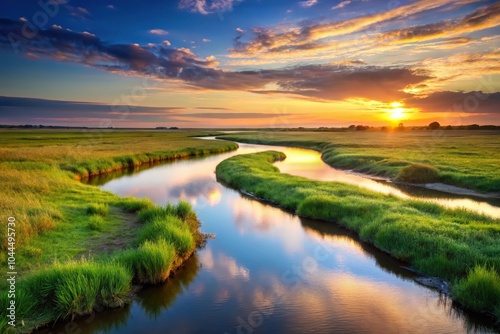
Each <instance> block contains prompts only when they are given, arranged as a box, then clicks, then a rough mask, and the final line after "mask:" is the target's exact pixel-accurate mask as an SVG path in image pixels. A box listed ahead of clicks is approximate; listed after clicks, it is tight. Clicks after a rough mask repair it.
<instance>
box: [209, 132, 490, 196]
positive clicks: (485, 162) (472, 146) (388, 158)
mask: <svg viewBox="0 0 500 334" xmlns="http://www.w3.org/2000/svg"><path fill="white" fill-rule="evenodd" d="M218 138H223V139H227V140H235V141H240V142H245V143H256V144H268V145H282V146H294V147H302V148H309V149H313V150H316V151H319V152H321V153H322V158H323V161H325V162H326V163H327V164H329V165H330V166H333V167H337V168H343V169H352V170H354V171H357V172H361V173H368V174H372V175H377V176H384V177H388V178H391V179H392V180H395V179H396V178H397V177H398V175H400V178H401V177H403V176H404V175H405V174H402V175H401V174H400V173H401V172H402V170H403V169H405V168H407V167H409V166H412V165H416V166H418V165H420V164H424V165H427V166H429V167H430V168H432V174H430V176H431V178H429V179H422V180H419V179H418V176H417V179H416V181H419V182H428V181H429V182H435V181H436V182H442V183H446V184H450V185H455V186H459V187H464V188H468V189H472V190H476V191H480V192H484V193H490V192H492V193H500V174H499V173H498V161H499V160H500V150H498V147H500V132H499V131H455V130H451V131H448V130H436V131H425V130H405V131H344V132H305V131H302V132H298V131H261V132H252V133H239V134H227V135H223V136H219V137H218ZM410 168H411V167H410ZM409 171H411V169H409V170H406V172H409ZM434 172H437V176H434ZM403 179H404V178H403ZM413 180H414V178H410V179H409V180H408V181H406V182H413Z"/></svg>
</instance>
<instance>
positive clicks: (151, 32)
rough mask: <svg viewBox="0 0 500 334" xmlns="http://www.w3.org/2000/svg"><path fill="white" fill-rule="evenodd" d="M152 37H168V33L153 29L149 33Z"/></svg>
mask: <svg viewBox="0 0 500 334" xmlns="http://www.w3.org/2000/svg"><path fill="white" fill-rule="evenodd" d="M148 32H149V33H150V34H152V35H158V36H166V35H168V31H166V30H163V29H151V30H149V31H148Z"/></svg>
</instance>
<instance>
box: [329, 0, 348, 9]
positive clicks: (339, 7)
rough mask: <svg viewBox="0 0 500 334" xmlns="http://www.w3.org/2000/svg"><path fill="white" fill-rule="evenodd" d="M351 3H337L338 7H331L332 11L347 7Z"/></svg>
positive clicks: (346, 1) (346, 0)
mask: <svg viewBox="0 0 500 334" xmlns="http://www.w3.org/2000/svg"><path fill="white" fill-rule="evenodd" d="M350 3H351V0H345V1H342V2H341V3H339V4H338V5H336V6H333V7H332V10H336V9H341V8H344V7H345V6H347V5H348V4H350Z"/></svg>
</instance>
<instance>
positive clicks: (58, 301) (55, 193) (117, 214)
mask: <svg viewBox="0 0 500 334" xmlns="http://www.w3.org/2000/svg"><path fill="white" fill-rule="evenodd" d="M207 134H209V133H208V132H202V131H199V132H183V131H117V130H106V131H100V130H85V131H74V130H73V131H64V130H49V129H44V130H7V129H5V130H1V131H0V142H1V143H2V145H1V148H0V169H1V171H2V173H0V184H1V185H2V187H1V192H0V208H1V211H2V213H4V219H7V217H9V216H12V217H15V219H16V271H17V272H18V282H17V290H16V301H17V314H16V315H17V318H16V321H17V324H18V326H17V327H16V328H17V331H20V332H24V331H29V329H30V328H33V327H36V326H38V325H40V324H43V323H46V322H48V321H51V320H54V319H61V318H66V317H72V316H78V315H81V314H85V313H88V312H89V311H90V310H92V308H94V307H95V306H96V305H101V306H105V307H118V306H121V305H123V303H125V302H126V301H127V298H128V296H129V294H130V292H131V291H132V289H133V286H134V284H149V283H157V282H161V281H164V280H165V279H166V278H167V277H168V276H169V275H170V273H171V272H172V271H173V270H175V268H176V267H178V266H180V265H181V264H182V263H183V261H184V260H185V259H186V258H187V257H189V256H190V255H191V254H192V252H193V251H194V247H195V245H197V244H199V243H200V242H201V236H200V235H199V233H198V221H197V219H196V216H195V214H194V213H193V212H192V211H191V209H190V206H189V205H188V204H187V203H181V204H179V206H178V207H172V206H168V205H167V206H165V207H155V206H154V205H153V203H151V202H150V201H144V200H138V199H134V198H119V197H118V196H115V195H113V194H111V193H109V192H104V191H101V190H99V189H98V188H96V187H93V186H90V185H85V184H83V183H81V182H78V180H79V179H80V178H83V177H87V176H89V175H97V174H100V173H107V172H109V171H113V170H119V169H123V168H130V167H133V166H139V165H141V164H147V163H150V162H158V161H163V160H172V159H179V158H185V157H189V156H197V155H206V154H212V153H220V152H226V151H230V150H234V149H236V148H237V147H238V146H237V145H236V144H234V143H228V142H219V141H206V140H199V139H194V138H191V136H195V135H207ZM6 233H7V228H5V229H2V230H1V231H0V241H1V245H0V248H1V249H2V252H1V257H0V265H2V267H7V265H6V261H7V256H6V255H7V252H6V250H7V241H6V240H7V239H6ZM6 284H7V282H6V281H5V280H4V281H3V282H2V283H0V288H1V289H5V288H6V287H7V285H6ZM6 302H8V300H7V296H6V295H5V296H4V295H2V298H1V299H0V303H1V305H2V308H3V307H4V305H5V303H6ZM5 325H6V318H5V317H3V318H2V319H1V320H0V327H1V328H3V329H5Z"/></svg>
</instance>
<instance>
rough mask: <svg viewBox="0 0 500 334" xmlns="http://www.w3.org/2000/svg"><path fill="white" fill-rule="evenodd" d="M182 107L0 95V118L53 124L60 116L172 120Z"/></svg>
mask: <svg viewBox="0 0 500 334" xmlns="http://www.w3.org/2000/svg"><path fill="white" fill-rule="evenodd" d="M184 109H185V108H183V107H145V106H132V105H130V106H128V105H110V104H104V103H96V102H75V101H60V100H46V99H36V98H24V97H8V96H0V119H5V120H9V122H10V123H11V124H12V122H16V121H17V122H19V124H21V123H22V122H30V123H31V124H34V123H37V122H38V123H40V122H41V123H42V124H43V123H45V124H54V122H55V121H60V120H62V119H64V120H66V121H68V122H71V121H76V120H78V119H81V118H85V119H86V120H87V121H89V120H93V121H95V122H98V121H99V120H102V119H109V120H114V121H123V120H127V121H138V122H139V121H141V122H142V121H144V122H148V121H150V122H156V121H165V120H169V121H172V120H174V118H172V117H173V116H175V115H177V113H178V112H180V111H182V110H184Z"/></svg>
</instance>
